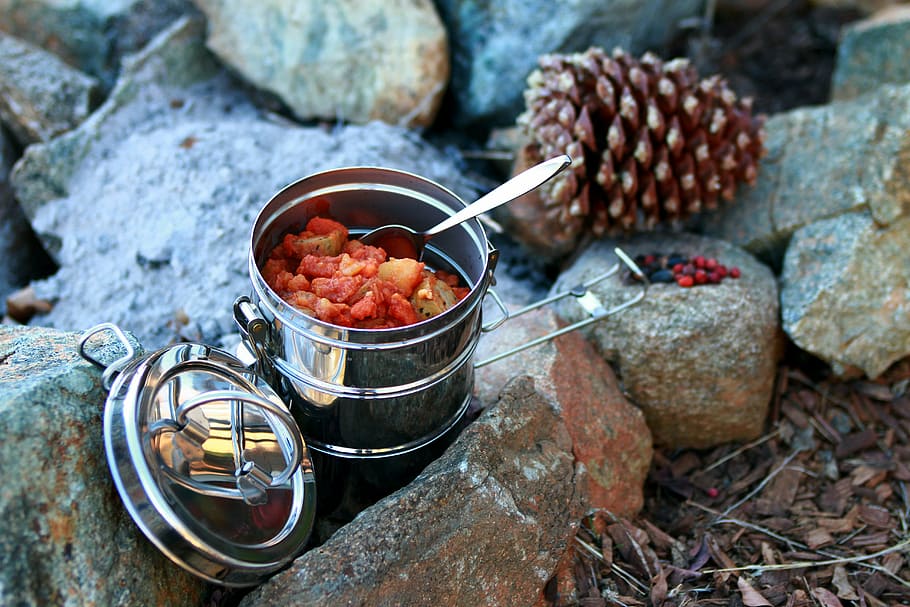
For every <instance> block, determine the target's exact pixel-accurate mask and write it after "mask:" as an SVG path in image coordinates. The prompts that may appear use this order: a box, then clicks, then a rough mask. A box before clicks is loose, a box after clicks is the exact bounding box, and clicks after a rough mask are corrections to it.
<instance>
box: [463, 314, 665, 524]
mask: <svg viewBox="0 0 910 607" xmlns="http://www.w3.org/2000/svg"><path fill="white" fill-rule="evenodd" d="M513 311H515V310H513ZM494 318H495V316H494ZM561 326H563V323H560V322H559V321H558V319H557V318H556V315H555V313H554V312H553V311H552V310H549V309H547V308H543V309H540V310H535V311H533V312H529V313H527V314H524V315H521V316H517V317H515V318H513V319H511V320H509V321H507V322H506V323H505V324H503V325H502V326H501V327H499V328H497V329H496V330H495V331H493V332H491V333H487V334H485V335H484V336H483V337H482V338H481V340H480V343H479V345H478V348H477V354H476V360H477V361H483V360H485V359H487V358H488V357H492V356H494V355H495V354H498V353H501V352H505V351H507V350H508V349H510V348H513V347H517V346H520V345H523V344H526V343H528V342H530V340H532V339H534V338H537V337H540V336H543V335H546V334H548V333H550V332H552V331H555V330H557V329H559V328H560V327H561ZM524 374H528V375H530V376H531V377H533V378H534V383H535V385H536V386H537V390H538V391H539V392H541V393H543V394H545V395H546V396H547V397H549V398H551V399H552V400H553V402H554V403H555V404H556V407H557V410H558V411H559V415H560V417H561V418H562V419H563V421H564V422H565V424H566V428H567V429H568V431H569V435H570V436H571V437H572V445H573V446H572V449H573V453H574V455H575V459H576V461H577V462H578V463H580V464H582V465H583V466H584V468H585V470H586V472H587V474H586V476H585V478H584V479H583V482H580V483H579V488H580V490H581V492H582V496H583V497H582V499H583V503H584V505H585V507H586V508H587V509H595V508H603V509H605V510H609V511H610V512H613V513H615V514H617V515H618V516H631V515H634V514H635V513H637V512H638V511H639V510H640V509H641V506H642V504H643V502H644V496H643V495H642V488H643V486H644V481H645V477H646V476H647V474H648V468H649V466H650V462H651V433H650V431H649V430H648V426H647V424H646V423H645V419H644V415H642V413H641V411H640V410H639V409H638V408H637V407H635V406H634V405H632V404H630V403H629V401H628V400H626V398H625V397H624V396H623V394H622V392H621V391H620V389H619V387H618V385H617V381H616V376H615V375H614V373H613V370H612V369H610V367H609V365H607V364H606V363H605V362H604V360H603V359H602V358H601V357H600V356H599V355H598V354H597V352H595V351H594V348H593V347H592V346H591V344H590V343H589V342H588V341H587V340H586V339H585V338H584V337H583V336H582V335H581V334H580V333H574V332H573V333H569V334H567V335H563V336H562V337H559V338H557V339H555V340H552V341H548V342H546V343H544V344H541V345H539V346H535V347H533V348H530V349H528V350H525V351H523V352H520V353H518V354H515V355H512V356H510V357H507V358H504V359H502V360H500V361H497V362H493V363H490V364H489V365H484V366H482V367H480V368H479V369H478V370H477V376H476V377H477V379H476V387H475V392H476V394H477V396H478V397H479V398H480V400H481V402H483V403H493V402H495V401H496V398H497V396H498V394H499V392H500V390H501V389H502V387H503V386H504V385H506V384H507V383H508V382H509V381H511V380H512V378H514V377H517V376H519V375H524Z"/></svg>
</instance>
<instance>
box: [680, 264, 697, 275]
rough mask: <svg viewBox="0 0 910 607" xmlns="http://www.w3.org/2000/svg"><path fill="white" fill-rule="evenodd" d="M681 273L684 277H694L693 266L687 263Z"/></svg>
mask: <svg viewBox="0 0 910 607" xmlns="http://www.w3.org/2000/svg"><path fill="white" fill-rule="evenodd" d="M682 273H683V274H685V275H686V276H694V275H695V266H693V265H692V264H691V263H687V264H686V265H685V266H683V271H682Z"/></svg>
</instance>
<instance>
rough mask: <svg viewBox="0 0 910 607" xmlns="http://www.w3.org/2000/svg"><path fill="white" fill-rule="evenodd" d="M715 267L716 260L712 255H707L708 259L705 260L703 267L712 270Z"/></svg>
mask: <svg viewBox="0 0 910 607" xmlns="http://www.w3.org/2000/svg"><path fill="white" fill-rule="evenodd" d="M716 267H717V260H716V259H714V258H713V257H709V258H708V259H706V260H705V269H707V270H713V269H714V268H716Z"/></svg>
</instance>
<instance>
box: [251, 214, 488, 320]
mask: <svg viewBox="0 0 910 607" xmlns="http://www.w3.org/2000/svg"><path fill="white" fill-rule="evenodd" d="M260 270H261V271H262V276H263V278H265V281H266V284H268V285H269V287H271V288H272V290H273V291H275V292H276V293H277V294H278V295H279V296H280V297H281V298H282V299H283V300H284V301H286V302H288V303H289V304H291V305H292V306H294V307H295V308H297V309H298V310H300V311H302V312H304V313H305V314H308V315H310V316H314V317H315V318H318V319H319V320H322V321H325V322H328V323H331V324H334V325H340V326H342V327H354V328H358V329H388V328H393V327H403V326H407V325H412V324H414V323H417V322H420V321H423V320H426V319H427V318H431V317H433V316H436V315H437V314H441V313H442V312H445V311H446V310H447V309H449V308H450V307H452V306H453V305H455V304H456V303H457V302H459V301H461V300H462V299H464V297H465V296H466V295H467V294H468V293H469V292H470V289H469V288H467V287H460V286H458V282H459V281H458V276H457V275H455V274H451V273H449V272H445V271H443V270H436V271H435V272H434V271H431V270H429V269H427V267H426V265H425V264H424V263H423V262H419V261H417V260H415V259H408V258H400V259H399V258H395V257H389V255H388V254H387V253H386V252H385V251H384V250H383V249H382V248H380V247H372V246H368V245H364V244H362V243H361V242H360V241H359V240H350V239H349V238H348V229H347V228H346V227H345V226H343V225H342V224H340V223H338V222H337V221H334V220H332V219H326V218H324V217H314V218H313V219H311V220H310V221H309V222H308V223H307V225H306V228H305V229H304V230H303V231H302V232H299V233H296V234H295V233H289V234H286V235H285V236H284V239H283V240H282V241H281V243H279V244H278V245H277V246H276V247H275V248H274V249H272V251H271V253H270V254H269V257H268V259H267V260H266V262H265V264H264V265H263V266H262V268H260Z"/></svg>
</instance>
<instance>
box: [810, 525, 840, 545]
mask: <svg viewBox="0 0 910 607" xmlns="http://www.w3.org/2000/svg"><path fill="white" fill-rule="evenodd" d="M833 543H834V538H833V537H831V534H830V533H828V532H827V531H825V530H824V529H822V528H820V527H816V528H815V529H812V530H811V531H809V533H808V534H807V535H806V544H808V545H809V548H810V549H812V550H818V549H819V548H821V547H823V546H829V545H831V544H833Z"/></svg>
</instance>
